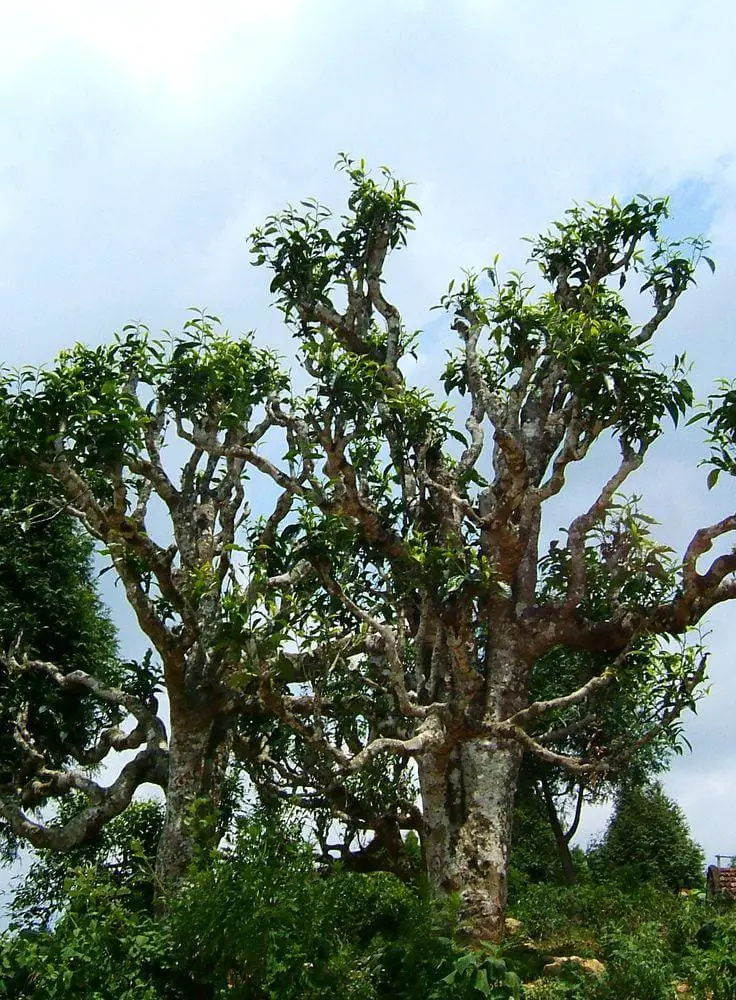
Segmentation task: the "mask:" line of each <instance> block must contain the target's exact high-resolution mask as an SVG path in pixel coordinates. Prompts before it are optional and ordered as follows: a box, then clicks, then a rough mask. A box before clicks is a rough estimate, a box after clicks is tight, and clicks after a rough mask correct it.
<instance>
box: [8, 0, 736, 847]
mask: <svg viewBox="0 0 736 1000" xmlns="http://www.w3.org/2000/svg"><path fill="white" fill-rule="evenodd" d="M0 37H1V38H2V39H3V40H4V45H3V57H2V60H1V61H0V345H1V350H0V355H1V357H2V359H4V361H5V362H6V363H8V364H12V365H15V364H37V363H41V362H44V361H46V360H48V359H49V358H51V357H52V356H53V355H54V353H55V352H56V351H57V350H58V349H59V348H61V347H63V346H65V345H68V344H70V343H72V342H73V341H75V340H83V341H87V342H96V341H100V340H102V339H105V338H108V337H109V336H110V335H111V333H112V332H113V331H114V330H115V329H119V328H120V327H121V326H122V325H123V324H124V323H126V322H128V321H131V320H141V321H143V322H146V323H147V324H148V325H149V326H151V327H152V328H154V329H158V328H162V327H165V328H169V329H175V328H176V327H177V326H178V325H180V324H181V322H182V321H183V320H184V319H185V318H186V313H185V310H186V308H187V307H189V306H192V305H201V306H207V307H208V308H210V309H212V310H214V311H215V312H217V313H218V315H220V316H222V317H223V319H224V320H225V321H226V322H227V324H228V325H229V326H230V328H231V329H233V330H245V329H253V328H255V329H256V330H257V331H258V332H259V335H260V337H261V338H262V339H263V340H265V341H268V342H269V343H271V344H272V345H276V346H278V347H279V348H280V349H281V350H282V351H284V352H285V353H287V352H288V350H289V340H288V336H287V335H286V333H285V332H284V330H283V328H282V327H281V325H280V323H279V314H278V313H277V312H276V311H275V310H274V309H269V299H268V294H267V281H266V275H265V273H264V272H263V271H259V270H254V269H252V268H250V267H249V265H248V254H247V249H246V243H245V237H246V235H247V234H248V232H249V231H250V230H251V229H252V228H253V226H255V225H256V224H258V223H259V222H260V221H261V220H262V219H263V218H264V216H265V215H266V214H268V213H269V212H271V211H275V210H278V209H279V208H280V207H282V206H283V205H284V203H285V202H287V201H289V200H297V199H299V198H301V197H306V196H309V195H316V196H318V197H319V198H320V199H321V200H323V201H326V202H328V203H333V204H335V205H337V206H338V207H339V206H340V199H341V198H342V197H343V195H344V179H343V178H342V177H341V176H340V175H336V174H335V173H334V171H333V169H332V165H333V162H334V160H335V157H336V155H337V153H338V152H340V151H348V152H351V153H353V154H355V155H357V156H364V157H365V158H366V159H367V160H368V161H369V163H372V164H376V165H379V164H384V163H385V164H389V165H390V166H391V167H393V168H394V170H395V171H396V172H398V173H399V174H400V175H402V176H404V177H406V178H408V179H411V180H413V181H414V182H415V187H414V192H413V193H414V197H415V198H416V199H417V200H418V201H419V202H420V203H421V205H422V209H423V215H422V217H421V220H420V223H419V226H418V230H417V232H416V234H415V235H414V237H413V239H412V241H411V243H410V246H409V248H408V250H406V251H404V252H403V253H402V255H401V256H400V257H398V258H397V259H396V260H395V261H394V262H393V263H392V266H391V272H390V273H391V282H392V285H391V295H392V298H393V300H394V301H395V302H397V304H399V305H400V306H401V307H402V309H403V313H404V317H405V320H406V322H407V325H409V326H412V327H423V328H424V329H425V330H426V339H425V341H424V347H423V354H422V356H421V358H420V365H419V373H418V377H421V368H422V365H425V367H426V369H427V372H428V373H429V372H431V370H432V367H433V365H432V361H433V359H436V358H437V357H439V356H440V355H441V354H442V352H443V351H444V349H445V347H446V346H447V345H448V344H449V343H450V340H449V339H448V336H447V332H446V329H445V328H444V327H443V326H442V323H441V322H440V320H439V319H438V314H436V313H430V312H429V308H430V307H431V306H432V305H433V304H434V303H436V302H437V300H438V298H439V296H440V295H441V293H442V292H443V290H444V289H445V287H446V285H447V283H448V281H449V279H450V278H451V277H453V276H457V275H458V273H459V271H460V269H461V268H463V267H480V266H482V265H484V264H486V263H489V262H490V260H491V259H492V257H493V256H494V255H495V254H496V253H499V252H500V253H501V254H502V265H507V266H509V267H512V266H516V265H519V264H521V263H523V260H524V244H522V243H521V242H520V237H522V236H525V235H528V234H533V233H535V232H538V231H539V230H540V229H542V228H544V227H546V225H547V224H548V223H549V222H550V221H551V220H552V219H554V218H556V217H558V216H559V215H560V214H561V212H562V211H564V209H565V208H566V207H568V206H569V205H570V203H571V202H572V201H573V200H578V201H583V200H585V199H596V200H599V199H607V198H608V197H610V196H611V195H612V194H617V195H619V196H620V197H626V196H627V195H631V194H633V193H636V192H639V191H645V192H648V193H652V194H658V195H659V194H670V195H671V196H672V204H673V213H674V219H673V232H695V233H701V232H702V233H706V234H707V235H708V236H709V237H710V239H711V240H712V243H713V246H712V255H713V256H714V257H715V258H716V260H717V263H718V270H717V273H716V276H715V277H711V276H710V273H709V272H708V271H706V272H705V273H704V274H703V275H702V277H701V283H700V286H699V287H698V288H697V289H696V290H695V291H694V292H692V293H691V294H690V295H689V296H688V298H687V301H685V302H683V303H682V305H681V307H680V308H679V309H678V312H677V315H676V317H673V319H672V321H671V322H670V323H669V326H668V328H667V331H666V332H665V333H664V335H663V338H662V343H661V345H660V347H659V352H660V354H661V356H662V357H663V358H665V357H667V356H669V355H671V353H673V352H674V351H678V352H681V351H682V350H687V352H688V355H689V356H690V357H691V358H692V359H693V361H694V362H695V363H696V369H695V374H694V380H695V383H696V385H697V387H698V389H699V391H700V392H701V393H703V394H705V393H706V392H707V391H708V388H709V386H710V384H711V383H712V380H713V379H714V378H716V377H718V376H720V375H727V374H729V373H731V374H736V351H734V306H733V288H734V278H735V277H736V158H735V157H736V130H735V129H734V107H736V70H734V68H733V51H734V47H735V46H736V6H735V5H734V4H733V3H732V2H731V0H701V2H700V3H698V4H693V3H692V2H681V0H649V2H647V3H641V0H639V2H631V0H617V2H615V3H614V2H607V0H603V2H600V3H595V4H591V3H590V2H585V3H583V2H579V0H562V2H560V3H556V4H552V3H549V2H546V0H523V2H518V0H516V2H514V0H452V2H445V3H440V2H438V0H436V2H432V0H372V2H371V3H369V4H366V3H358V2H357V0H270V2H268V3H266V2H259V0H240V2H225V0H209V2H208V3H206V4H205V3H193V2H189V0H178V2H176V3H173V2H170V0H147V2H146V3H141V2H139V0H128V2H127V3H125V4H112V3H108V2H104V0H94V2H93V0H90V2H82V0H67V2H66V3H64V4H58V3H56V2H52V0H43V2H34V0H23V2H22V3H20V2H15V3H14V2H11V0H4V2H0ZM702 454H703V450H702V448H701V446H700V443H699V440H698V434H697V432H694V431H693V432H687V433H684V434H679V435H677V436H674V435H669V437H668V439H667V440H665V441H663V442H661V443H660V444H658V446H657V447H656V448H655V450H654V452H653V455H652V461H651V463H650V466H649V470H648V472H647V473H646V474H643V475H641V476H640V477H639V479H638V480H637V481H636V483H635V486H636V488H637V490H640V491H642V492H643V493H644V495H645V497H646V501H647V506H648V509H649V510H650V511H651V512H652V513H654V514H655V516H657V517H658V518H659V519H660V520H661V521H662V527H661V536H662V538H663V540H664V541H666V542H668V543H669V544H671V545H673V546H674V547H676V548H678V549H679V550H682V547H683V544H684V543H685V542H686V540H687V539H688V538H689V536H690V534H691V533H692V531H693V530H694V529H695V528H696V527H697V526H698V525H699V524H702V523H706V522H708V521H710V520H713V519H715V518H716V517H717V516H719V515H722V514H723V513H725V512H726V511H727V510H728V504H729V499H730V494H731V496H732V493H731V489H732V488H731V487H730V485H729V484H726V483H724V485H723V486H722V487H720V488H719V489H718V490H716V491H714V493H713V494H708V493H707V491H706V490H705V488H704V482H703V480H704V473H703V471H702V470H699V469H698V468H697V462H698V459H699V458H700V457H702ZM605 458H606V456H605V454H604V453H601V455H600V456H599V462H600V466H599V468H598V469H597V470H596V475H600V476H603V475H604V474H605V472H606V465H605ZM591 481H592V480H591ZM585 488H586V482H584V481H583V480H582V479H581V481H580V492H581V496H582V494H583V493H584V492H585ZM576 505H577V498H573V507H572V508H571V510H573V512H574V507H575V506H576ZM564 513H565V512H564V511H562V510H561V511H560V518H561V519H560V522H559V523H560V524H562V523H564V518H563V514H564ZM552 527H556V525H553V526H552ZM114 600H115V599H114ZM115 607H116V612H118V613H119V614H120V621H121V624H122V628H123V633H124V642H125V643H126V644H127V646H129V647H130V648H131V649H133V648H138V647H137V646H136V643H138V639H137V638H136V636H135V634H134V632H133V630H132V628H131V626H130V625H129V623H128V620H127V619H126V618H125V614H124V610H123V609H122V608H120V607H119V602H118V601H117V600H115ZM735 623H736V611H735V610H729V609H728V608H721V609H720V610H719V612H718V613H717V614H714V615H713V616H712V618H711V619H710V622H709V627H710V628H711V636H710V644H711V648H712V650H713V654H712V658H711V667H712V669H711V677H712V693H711V695H710V696H709V697H708V699H707V700H705V701H704V702H703V703H702V706H701V709H700V712H699V715H698V717H697V718H696V719H694V720H692V719H691V720H690V721H688V724H687V733H688V736H689V738H690V740H691V742H692V745H693V753H692V755H689V756H685V757H683V758H682V759H679V760H677V761H676V763H675V766H674V767H673V770H672V773H671V774H670V775H669V777H668V780H667V785H668V788H669V789H670V791H671V793H672V794H673V795H675V796H676V797H677V799H678V800H679V801H680V803H681V804H682V806H683V807H684V809H685V811H686V812H687V815H688V817H689V820H690V823H691V825H692V828H693V830H694V833H695V835H696V837H697V838H698V839H699V840H700V842H701V843H702V844H703V845H704V847H705V848H706V851H707V853H708V854H709V856H710V855H713V854H715V853H716V852H721V853H724V852H733V853H736V823H735V822H734V820H735V819H736V816H735V811H736V809H735V807H734V805H733V803H734V801H736V794H735V793H736V741H735V739H734V726H733V721H732V720H733V718H734V717H736V676H735V672H734V663H733V660H734V648H735V647H736V624H735ZM596 823H600V816H594V815H591V816H589V817H588V820H587V825H586V827H585V833H586V834H589V833H590V832H592V831H593V830H594V829H595V824H596Z"/></svg>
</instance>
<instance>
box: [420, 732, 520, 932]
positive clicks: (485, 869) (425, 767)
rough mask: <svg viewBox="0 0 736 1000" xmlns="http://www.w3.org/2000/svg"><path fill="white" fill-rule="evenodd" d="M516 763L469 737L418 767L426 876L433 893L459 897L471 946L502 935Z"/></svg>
mask: <svg viewBox="0 0 736 1000" xmlns="http://www.w3.org/2000/svg"><path fill="white" fill-rule="evenodd" d="M521 757H522V752H521V749H520V748H519V747H518V746H516V745H514V744H508V743H500V742H498V741H495V740H490V739H479V738H474V739H468V740H466V741H464V742H462V743H459V744H457V745H456V746H455V747H454V748H453V749H452V750H449V751H443V752H437V753H435V752H431V753H427V754H425V755H424V756H423V757H422V758H421V759H420V761H419V781H420V788H421V793H422V806H423V812H424V851H425V856H426V862H427V870H428V874H429V877H430V880H431V882H432V883H433V884H434V886H435V887H436V888H437V889H438V890H440V891H441V892H443V893H452V892H458V893H459V894H460V899H461V919H462V921H463V924H464V925H465V927H466V928H467V933H468V935H469V936H470V937H471V939H473V940H499V939H500V938H501V937H502V935H503V924H504V915H505V911H506V897H507V872H508V858H509V849H510V844H511V830H512V823H513V810H514V798H515V795H516V785H517V779H518V773H519V766H520V764H521Z"/></svg>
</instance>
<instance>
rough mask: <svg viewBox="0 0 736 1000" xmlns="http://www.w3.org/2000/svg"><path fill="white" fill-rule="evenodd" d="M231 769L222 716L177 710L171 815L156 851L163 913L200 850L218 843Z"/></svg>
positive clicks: (172, 745)
mask: <svg viewBox="0 0 736 1000" xmlns="http://www.w3.org/2000/svg"><path fill="white" fill-rule="evenodd" d="M226 767H227V746H226V733H225V732H224V731H223V726H222V720H221V719H219V718H217V717H216V716H215V717H213V716H206V715H205V716H204V717H203V716H202V713H201V712H196V711H193V712H191V713H187V714H182V713H179V712H176V713H175V712H174V711H173V710H172V718H171V739H170V744H169V783H168V788H167V792H166V813H165V817H164V826H163V830H162V832H161V838H160V840H159V844H158V850H157V854H156V872H155V876H156V900H157V904H156V905H157V909H158V910H159V911H161V910H163V909H165V906H166V900H167V899H168V898H169V897H170V895H171V894H172V893H175V892H176V890H177V889H178V887H179V885H180V884H181V882H182V880H183V878H184V876H185V875H186V872H187V870H188V868H189V866H190V865H191V863H192V861H193V860H194V859H195V858H196V855H197V851H198V850H208V849H211V848H213V847H215V846H216V845H217V841H218V840H219V837H220V833H221V831H220V824H219V823H218V819H219V812H220V806H221V800H222V791H223V784H224V779H225V772H226Z"/></svg>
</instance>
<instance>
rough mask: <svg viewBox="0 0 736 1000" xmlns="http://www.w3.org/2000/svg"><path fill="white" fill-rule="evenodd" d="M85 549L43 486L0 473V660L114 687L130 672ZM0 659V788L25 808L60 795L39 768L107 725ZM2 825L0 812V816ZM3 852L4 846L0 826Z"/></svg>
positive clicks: (65, 693)
mask: <svg viewBox="0 0 736 1000" xmlns="http://www.w3.org/2000/svg"><path fill="white" fill-rule="evenodd" d="M92 548H93V545H92V540H91V539H90V537H89V535H88V534H87V533H86V532H84V531H82V530H81V529H80V527H79V524H78V522H77V520H76V518H74V517H72V516H71V515H69V514H67V513H65V510H64V501H63V499H62V498H61V496H60V494H59V491H58V490H56V489H54V488H53V481H52V480H48V479H46V477H39V476H37V475H33V474H32V473H30V472H29V471H28V470H22V469H15V470H13V469H11V468H9V467H7V466H6V467H4V468H0V651H2V652H3V653H7V652H8V651H9V650H11V649H12V648H13V646H14V644H16V643H17V642H19V641H20V642H22V644H23V647H24V649H25V650H26V651H28V653H29V654H30V655H32V656H34V657H38V658H42V659H44V660H50V661H52V662H54V663H55V664H58V667H59V670H60V671H62V672H63V673H64V674H70V673H72V672H73V671H83V672H84V673H85V674H86V675H89V676H93V677H95V678H97V679H98V680H99V681H100V682H105V683H111V682H116V681H118V680H122V678H123V677H124V675H125V674H126V671H129V670H131V669H132V665H124V664H122V663H121V662H120V660H119V658H118V654H117V640H116V633H115V629H114V627H113V624H112V622H111V620H110V616H109V614H108V611H107V609H106V608H105V607H104V605H103V603H102V601H101V600H100V597H99V594H98V591H97V586H96V583H95V580H94V569H93V562H92ZM14 680H15V678H14V677H13V676H11V674H10V672H9V668H8V661H7V659H5V658H0V788H2V790H3V792H4V793H6V794H7V792H8V791H9V789H15V788H18V787H23V789H24V792H23V801H24V804H25V805H26V806H29V807H34V806H37V805H40V804H42V803H43V802H44V801H47V800H48V799H49V798H54V797H55V796H57V795H60V794H63V793H65V792H66V791H67V790H68V788H69V787H70V785H68V784H66V785H65V787H63V788H62V787H60V786H59V785H58V784H56V783H55V780H54V778H53V776H52V772H51V771H50V770H49V768H62V767H64V766H65V765H66V764H67V763H68V762H69V761H70V760H71V759H72V758H73V757H75V756H76V755H77V754H80V755H81V753H82V750H83V748H86V747H87V746H88V741H89V740H90V739H91V738H93V737H94V736H95V735H97V734H99V731H100V729H103V728H105V727H106V726H111V725H113V724H114V718H115V712H114V711H112V712H111V710H110V707H109V706H106V705H104V704H99V703H98V704H95V703H90V702H88V701H83V700H80V699H79V697H78V694H77V693H76V692H73V691H71V690H68V689H67V690H64V689H63V688H60V687H59V686H58V685H56V684H53V683H49V681H48V679H47V678H44V677H41V676H38V675H36V676H34V677H28V678H27V683H25V684H24V685H23V686H22V688H21V687H19V686H18V685H17V684H15V683H14ZM0 816H2V810H0ZM0 823H1V824H2V825H0V830H2V832H3V836H4V838H5V846H6V848H9V849H11V850H12V847H13V842H14V837H13V834H12V832H11V828H10V827H9V826H8V825H7V823H5V822H2V821H0Z"/></svg>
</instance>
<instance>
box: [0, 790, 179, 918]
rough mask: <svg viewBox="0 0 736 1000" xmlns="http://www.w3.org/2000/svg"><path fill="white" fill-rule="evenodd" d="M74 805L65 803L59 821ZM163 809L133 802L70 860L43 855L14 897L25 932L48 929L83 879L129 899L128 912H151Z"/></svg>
mask: <svg viewBox="0 0 736 1000" xmlns="http://www.w3.org/2000/svg"><path fill="white" fill-rule="evenodd" d="M76 807H77V806H76V803H75V802H74V801H73V800H72V801H68V802H62V803H61V806H60V809H61V819H62V821H63V819H64V816H65V813H69V814H73V812H74V810H75V809H76ZM162 823H163V806H162V805H161V803H160V802H157V801H155V800H146V801H141V802H133V803H132V804H131V805H130V806H129V807H128V809H126V810H125V812H124V813H122V815H120V816H117V817H115V819H113V820H112V821H111V822H110V823H108V824H107V825H106V826H104V827H103V828H102V829H101V830H100V832H99V833H98V834H97V835H96V836H95V837H94V838H93V839H91V840H89V841H87V842H86V843H84V844H82V845H80V846H78V847H75V848H73V849H72V850H71V851H69V853H68V854H58V853H57V852H56V851H39V852H37V853H36V856H35V858H34V861H33V863H32V865H31V867H30V868H29V870H28V872H27V873H26V875H25V876H24V877H23V881H22V883H21V885H20V886H19V887H18V888H17V889H16V890H15V892H14V893H13V899H12V902H11V912H12V914H13V917H14V921H15V923H17V924H18V925H20V926H22V927H25V928H29V929H30V928H37V927H45V926H48V925H49V924H50V922H51V921H52V919H53V918H54V916H55V915H57V914H58V913H60V912H62V911H63V910H64V909H65V908H66V907H67V905H68V904H69V899H70V893H71V892H74V891H76V890H75V887H76V885H77V884H78V881H79V879H80V878H94V879H95V881H96V883H99V885H100V886H102V885H104V884H105V883H109V885H110V886H111V888H112V889H120V890H121V891H124V893H125V902H126V906H127V907H128V909H130V910H141V911H143V912H147V911H150V910H151V907H152V903H153V866H154V861H155V857H156V848H157V846H158V840H159V837H160V835H161V826H162Z"/></svg>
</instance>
